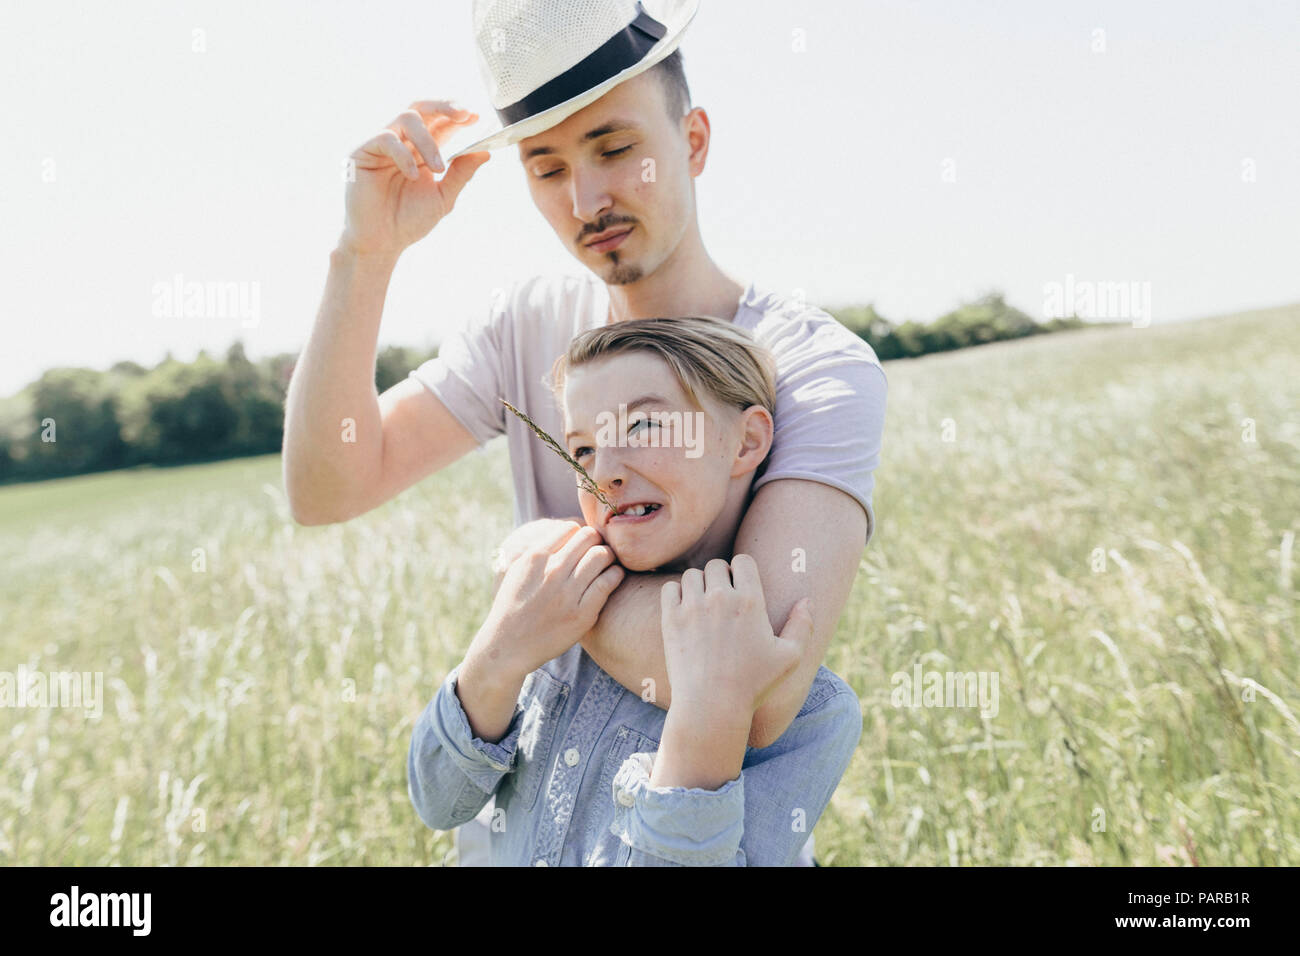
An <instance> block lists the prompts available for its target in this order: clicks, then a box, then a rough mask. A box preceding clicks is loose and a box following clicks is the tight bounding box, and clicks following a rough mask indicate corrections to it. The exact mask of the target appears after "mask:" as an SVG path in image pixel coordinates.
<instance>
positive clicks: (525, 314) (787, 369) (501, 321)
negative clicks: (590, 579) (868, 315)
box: [411, 274, 887, 544]
mask: <svg viewBox="0 0 1300 956" xmlns="http://www.w3.org/2000/svg"><path fill="white" fill-rule="evenodd" d="M608 318H609V290H608V289H607V288H606V286H605V284H604V282H602V281H601V280H600V279H599V278H597V277H596V276H595V275H594V274H588V275H586V276H584V277H576V276H537V277H534V278H531V279H526V280H523V281H520V282H517V283H515V284H514V285H513V286H511V287H510V288H509V289H508V290H506V291H505V292H504V293H503V294H501V295H499V296H498V297H497V298H496V300H495V301H494V302H493V305H492V308H491V309H490V310H489V312H488V315H487V316H486V317H485V318H480V319H476V320H474V321H472V322H470V323H469V324H468V325H467V326H466V327H464V328H462V329H461V330H459V331H458V332H457V333H455V334H454V335H452V336H450V337H449V338H448V339H446V340H445V341H444V342H443V343H442V345H441V347H440V348H439V351H438V355H437V357H436V358H432V359H430V360H429V361H427V362H425V363H424V364H423V365H421V366H420V367H419V368H417V369H414V370H413V371H412V372H411V377H413V378H415V379H416V380H418V381H420V382H422V383H423V384H424V385H425V386H426V387H428V389H429V390H430V391H431V392H433V394H434V395H435V396H437V397H438V399H440V400H441V401H442V403H443V404H444V405H445V406H446V407H447V409H448V410H449V411H450V412H451V413H452V414H453V415H454V416H455V417H456V418H457V419H458V420H459V421H460V423H461V424H462V425H464V426H465V428H466V429H468V430H469V432H470V434H472V435H473V436H474V437H475V438H476V439H478V441H479V444H480V445H482V444H484V443H486V442H487V441H489V440H490V439H492V438H494V437H496V436H498V435H501V434H505V435H506V440H507V442H508V444H509V448H510V468H511V474H512V476H513V479H514V490H515V524H516V525H519V524H523V523H524V522H527V521H532V520H534V519H536V518H570V517H572V518H580V509H579V506H578V491H577V487H576V485H575V483H574V482H575V479H574V473H573V470H572V469H571V468H570V467H569V466H568V465H567V464H565V463H564V461H562V460H561V459H560V457H559V456H558V455H556V454H555V453H554V452H553V451H551V450H550V449H548V448H546V447H545V446H544V445H543V444H542V442H541V441H539V440H538V438H537V436H536V435H534V434H533V433H532V431H531V430H530V429H529V428H528V426H526V425H525V424H524V423H523V422H521V421H520V420H519V419H518V418H516V417H515V416H514V415H513V414H511V413H510V411H509V410H508V409H507V408H506V407H505V406H504V405H502V404H501V402H500V401H499V399H500V398H504V399H505V400H506V401H508V402H510V404H512V405H514V406H515V407H516V408H518V409H520V410H521V411H523V412H525V413H526V414H527V415H528V416H529V417H530V418H532V419H533V421H535V422H537V424H538V425H540V426H541V427H542V428H544V429H545V430H546V431H547V432H548V433H550V434H551V435H554V436H556V437H558V436H560V435H561V434H563V431H564V427H563V422H562V419H561V416H560V410H559V408H558V406H557V405H556V402H555V399H554V397H553V395H552V393H551V389H550V385H549V380H550V373H551V368H552V365H553V364H554V362H555V360H556V358H558V357H559V356H560V355H561V354H563V353H564V352H565V350H566V349H567V348H568V346H569V342H570V341H572V339H573V338H574V337H575V336H577V335H578V334H579V333H581V332H585V331H586V330H587V329H591V328H595V327H596V326H600V325H604V324H605V323H606V322H607V321H608ZM733 322H734V324H736V325H738V326H740V327H741V328H743V329H745V330H747V331H748V332H750V333H751V334H752V335H753V336H754V338H755V339H757V340H758V341H759V342H760V343H762V344H763V345H765V346H767V348H769V349H771V351H772V353H773V355H774V356H775V357H776V367H777V383H776V385H777V390H776V408H775V409H774V414H773V419H774V423H775V433H774V435H773V441H772V452H771V455H770V456H769V458H768V460H767V462H766V463H765V464H764V466H763V467H762V469H761V470H760V471H759V473H758V475H757V477H756V478H755V480H754V485H753V488H754V490H755V491H757V490H758V489H759V488H760V487H762V486H763V485H765V484H767V483H768V482H769V481H777V480H779V479H781V478H803V479H807V480H810V481H818V482H821V483H823V484H827V485H830V486H831V487H833V488H838V489H840V490H841V491H844V492H846V493H847V494H849V495H851V496H852V497H853V498H854V499H855V500H856V501H857V502H858V503H859V504H861V505H862V507H863V509H864V510H865V511H866V514H867V538H866V541H867V542H870V540H871V537H872V535H873V534H874V533H875V527H876V521H875V514H874V512H873V511H872V507H871V492H872V489H873V487H874V486H875V476H874V472H875V469H876V466H877V465H879V464H880V446H881V437H882V433H883V431H884V424H885V392H886V388H887V385H886V380H885V373H884V369H882V368H881V366H880V361H879V360H878V359H877V358H876V353H875V352H874V351H873V350H872V348H871V346H870V345H868V344H867V343H866V342H864V341H863V340H862V339H860V338H859V337H858V336H857V335H854V334H853V333H852V332H850V331H849V330H848V329H846V328H845V327H844V326H843V325H841V324H840V323H839V322H838V321H836V320H835V319H834V318H833V317H831V316H830V315H828V314H826V313H825V312H823V311H822V310H821V309H818V308H815V307H813V306H810V305H806V304H803V303H801V302H799V301H797V300H794V299H789V298H784V297H781V296H778V295H776V294H775V293H772V292H768V291H761V290H759V289H756V288H755V286H754V284H753V283H751V284H750V285H749V287H748V288H747V289H746V290H745V292H744V294H743V295H742V296H741V297H740V303H739V309H738V310H737V312H736V316H735V318H734V319H733ZM864 544H865V543H864Z"/></svg>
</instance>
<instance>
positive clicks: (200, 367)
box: [0, 293, 1096, 484]
mask: <svg viewBox="0 0 1300 956" xmlns="http://www.w3.org/2000/svg"><path fill="white" fill-rule="evenodd" d="M828 311H830V312H831V314H833V315H834V316H835V318H836V319H838V320H839V321H840V322H842V323H843V324H844V325H845V326H847V327H848V328H849V329H850V330H852V331H853V332H855V333H856V334H857V335H859V336H861V337H862V338H863V339H865V340H866V341H867V342H868V343H870V345H871V347H872V348H873V349H875V351H876V354H877V355H878V356H879V357H880V359H881V360H882V361H886V360H889V359H898V358H912V357H915V356H918V355H925V354H928V353H932V352H946V351H949V350H951V349H959V348H966V347H967V346H972V345H982V344H984V343H986V342H996V341H1000V340H1004V339H1016V338H1022V337H1024V336H1027V335H1037V334H1040V333H1043V332H1054V331H1057V330H1059V329H1067V328H1078V327H1080V326H1084V325H1094V324H1096V323H1087V322H1084V321H1083V320H1082V319H1078V318H1068V319H1053V320H1051V321H1049V322H1045V323H1039V322H1035V321H1034V320H1033V319H1031V318H1030V317H1029V316H1028V315H1026V314H1025V313H1023V312H1021V311H1020V310H1018V309H1016V308H1013V307H1012V306H1009V305H1007V304H1006V302H1005V301H1003V297H1002V296H1001V294H999V293H991V294H989V295H986V296H984V297H983V298H980V299H978V300H976V301H974V302H971V303H968V304H966V305H963V306H961V307H960V308H958V309H956V310H954V311H952V312H949V313H948V314H947V315H943V316H940V317H939V318H938V319H936V320H935V321H933V322H928V323H921V322H913V321H908V322H904V323H902V324H901V325H895V324H894V323H893V322H891V321H889V320H888V319H886V318H884V317H883V316H881V315H880V314H878V313H877V312H876V310H875V308H874V306H871V305H866V306H852V307H847V308H842V309H830V310H828ZM435 354H437V353H436V350H434V351H433V352H428V351H421V350H419V349H411V348H402V347H399V346H388V347H387V348H384V349H382V350H381V351H380V352H379V354H378V357H377V361H376V363H375V386H376V388H377V389H378V390H379V391H380V392H383V391H385V390H387V389H388V388H390V387H391V386H393V385H395V384H396V383H397V382H399V381H400V380H402V379H403V378H405V377H406V375H407V373H408V372H410V370H411V369H413V368H415V367H416V366H417V365H419V364H420V363H421V362H423V361H425V360H426V359H428V358H431V357H432V356H433V355H435ZM295 361H296V357H295V356H294V355H292V354H282V355H274V356H271V357H269V358H264V359H260V360H259V361H256V362H254V361H251V360H250V359H249V358H248V357H247V356H246V355H245V354H244V347H243V344H242V343H239V342H236V343H235V344H234V345H232V346H231V347H230V349H229V350H228V351H227V352H226V355H225V358H224V359H215V358H212V357H211V356H209V355H207V353H206V352H200V353H199V355H198V357H197V358H196V359H195V360H194V361H192V362H180V361H177V360H176V359H173V358H171V357H170V356H169V357H168V358H166V359H164V360H163V361H162V362H161V363H159V364H158V365H157V366H155V367H154V368H151V369H150V368H145V367H144V366H142V365H137V364H136V363H135V362H119V363H117V364H116V365H114V366H113V367H112V368H110V369H108V371H97V370H94V369H85V368H56V369H50V370H49V371H47V372H46V373H45V374H44V375H42V376H41V377H40V378H39V379H38V380H37V381H35V382H33V383H32V384H31V385H28V386H27V387H26V388H25V389H23V390H22V391H21V392H19V393H18V394H17V395H14V396H12V397H10V398H6V399H0V484H2V483H5V482H13V481H32V480H36V479H40V478H55V477H60V476H64V475H76V474H82V473H85V472H91V471H103V470H106V469H110V468H125V467H130V466H132V465H144V464H150V465H168V464H180V463H184V462H198V461H211V460H214V459H219V458H233V457H237V456H240V455H258V454H265V453H267V452H275V451H279V450H280V446H281V441H282V438H283V428H284V399H285V394H286V392H287V391H288V387H289V378H290V375H291V374H292V373H293V366H294V363H295Z"/></svg>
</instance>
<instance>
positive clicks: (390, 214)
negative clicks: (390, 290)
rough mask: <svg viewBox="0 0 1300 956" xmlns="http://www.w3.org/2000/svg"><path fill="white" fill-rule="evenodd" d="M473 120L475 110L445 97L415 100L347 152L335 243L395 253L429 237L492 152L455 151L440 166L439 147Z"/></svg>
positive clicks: (365, 251)
mask: <svg viewBox="0 0 1300 956" xmlns="http://www.w3.org/2000/svg"><path fill="white" fill-rule="evenodd" d="M477 121H478V116H477V114H475V113H471V112H469V111H468V110H462V109H457V108H456V107H454V106H452V105H451V103H449V102H447V101H445V100H417V101H416V102H414V103H412V104H411V106H410V108H409V109H407V110H404V111H403V112H401V113H399V114H398V115H397V116H396V117H395V118H394V119H393V121H392V122H391V123H389V124H388V125H387V126H386V127H384V129H383V131H382V132H380V133H377V134H376V135H374V136H372V137H371V138H370V139H369V140H367V141H366V142H365V143H364V144H362V145H361V146H360V147H359V148H358V149H356V150H355V151H353V153H352V155H351V156H350V157H349V159H350V160H351V162H352V164H353V165H352V170H353V172H354V174H355V175H354V176H352V177H350V180H349V182H348V185H347V191H346V196H345V201H344V206H345V210H346V216H345V220H344V227H343V235H342V236H341V237H340V240H339V247H340V248H341V249H346V250H348V251H351V252H354V253H359V254H364V255H382V256H389V257H394V258H395V257H396V256H398V255H399V254H400V253H401V252H402V250H404V249H405V248H406V247H407V246H409V245H411V244H412V243H414V242H417V241H419V240H420V239H423V238H424V237H425V236H427V235H428V234H429V231H430V230H431V229H433V227H434V226H436V225H437V224H438V222H439V221H440V220H441V219H442V218H443V217H444V216H446V215H447V214H448V213H450V212H451V210H452V208H453V207H454V206H455V204H456V197H457V196H459V195H460V191H461V189H463V188H464V187H465V184H466V183H467V182H469V180H470V177H472V176H473V175H474V173H475V171H476V170H477V169H478V168H479V167H480V166H482V165H483V164H484V163H485V162H487V161H488V159H489V158H490V156H491V153H489V152H488V151H486V150H481V151H479V152H474V153H465V154H463V155H460V156H457V157H456V158H455V159H454V160H453V161H452V163H451V165H450V166H449V167H448V166H445V164H444V163H443V160H442V155H441V152H440V150H441V147H442V146H443V145H445V144H446V142H447V140H448V139H450V138H451V136H452V134H453V133H454V132H455V131H456V130H457V129H458V128H460V127H462V126H468V125H470V124H472V123H475V122H477ZM435 173H439V174H441V175H442V178H441V179H439V178H437V176H435Z"/></svg>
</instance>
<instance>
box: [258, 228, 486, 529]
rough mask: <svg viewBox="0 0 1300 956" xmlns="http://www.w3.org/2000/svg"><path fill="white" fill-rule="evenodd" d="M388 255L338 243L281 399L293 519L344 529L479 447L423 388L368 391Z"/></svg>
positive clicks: (408, 383) (391, 259) (392, 259)
mask: <svg viewBox="0 0 1300 956" xmlns="http://www.w3.org/2000/svg"><path fill="white" fill-rule="evenodd" d="M396 262H397V258H396V256H395V255H393V256H390V255H373V256H372V255H365V254H359V253H356V252H354V251H353V250H351V249H350V248H348V247H346V246H343V245H340V247H339V248H337V249H335V250H334V251H333V252H332V253H330V268H329V275H328V277H327V279H326V281H325V294H324V297H323V300H322V302H321V307H320V312H319V314H318V315H317V318H316V324H315V326H314V327H313V329H312V331H311V337H310V338H309V339H308V341H307V347H306V348H305V349H303V352H302V355H301V356H300V357H299V359H298V362H297V364H296V366H295V367H294V372H293V379H292V380H291V381H290V382H289V393H288V396H287V398H286V401H285V421H284V462H283V467H284V485H285V490H286V493H287V496H288V499H289V507H290V510H291V511H292V513H293V517H294V520H296V521H297V522H298V523H300V524H305V525H315V524H325V523H328V522H335V521H347V520H349V519H350V518H353V517H355V516H356V515H359V514H364V513H365V512H367V511H369V510H370V509H372V508H375V507H377V506H378V505H381V504H383V503H384V502H385V501H387V500H388V499H389V498H392V497H393V496H395V495H397V494H398V493H399V492H401V491H403V490H404V489H406V488H408V487H410V486H411V485H413V484H414V483H415V482H417V481H419V480H420V479H421V478H424V477H425V476H427V475H429V474H431V473H433V472H434V471H437V470H438V469H439V468H442V467H444V466H446V465H449V464H451V463H452V462H453V461H455V460H456V459H458V458H460V457H461V456H462V455H464V454H465V453H466V452H468V451H471V450H472V449H474V448H475V447H477V445H478V441H477V440H476V439H475V438H474V436H473V435H471V434H470V433H469V432H468V431H467V430H466V429H465V427H464V426H463V425H462V424H461V423H460V422H459V421H457V419H456V418H455V417H454V416H453V415H452V414H451V412H449V411H448V410H447V408H446V406H444V405H443V404H442V402H440V401H439V400H438V399H437V398H435V397H434V396H433V395H432V394H430V392H429V390H428V389H427V388H425V387H424V386H423V385H421V384H420V383H419V382H417V381H415V380H414V379H409V378H408V379H404V380H402V381H401V382H398V383H397V384H396V385H394V386H393V387H392V388H390V389H388V390H387V391H386V392H384V394H383V395H382V396H381V395H379V394H378V393H377V391H376V389H375V350H376V347H377V342H378V338H379V322H380V316H381V314H382V312H383V308H384V297H385V294H386V292H387V289H388V282H389V279H390V278H391V276H392V272H393V268H394V266H395V265H396Z"/></svg>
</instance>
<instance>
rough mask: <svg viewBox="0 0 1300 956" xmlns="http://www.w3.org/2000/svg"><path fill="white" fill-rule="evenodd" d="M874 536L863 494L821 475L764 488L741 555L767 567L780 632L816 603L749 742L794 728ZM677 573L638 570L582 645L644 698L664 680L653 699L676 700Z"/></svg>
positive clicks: (767, 592)
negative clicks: (668, 634)
mask: <svg viewBox="0 0 1300 956" xmlns="http://www.w3.org/2000/svg"><path fill="white" fill-rule="evenodd" d="M866 536H867V515H866V512H865V511H864V510H863V509H862V505H860V504H859V503H858V502H857V501H856V500H855V499H854V498H853V497H851V496H850V495H848V494H846V493H845V492H843V491H840V490H839V489H837V488H833V487H831V486H830V485H825V484H822V483H821V482H817V481H804V480H801V479H795V478H783V479H780V480H777V481H771V482H768V483H767V484H765V485H763V487H761V488H759V489H758V492H757V493H756V494H755V495H754V500H753V501H752V502H751V503H750V506H749V510H748V511H747V512H746V513H745V517H744V519H743V520H742V521H741V523H740V530H739V531H738V532H737V534H736V543H735V548H734V552H735V554H748V555H750V556H751V557H753V559H754V561H755V562H756V563H757V565H758V571H759V577H760V579H761V580H762V582H763V594H764V596H765V598H766V600H767V614H768V618H769V620H770V621H771V623H772V632H773V633H774V634H777V633H780V631H781V628H782V627H783V626H784V625H785V622H786V618H787V617H789V615H790V609H791V608H793V607H794V605H795V602H797V601H798V600H799V599H800V598H802V597H807V598H810V599H811V600H812V615H813V635H812V639H811V640H810V641H809V643H808V649H809V650H808V653H807V654H806V655H805V656H804V657H803V659H801V660H800V662H799V664H798V665H797V666H796V668H795V669H794V670H793V671H792V672H791V673H790V674H789V675H788V676H787V677H786V678H785V680H784V681H783V682H782V683H781V684H780V685H779V686H778V687H777V688H776V690H774V691H773V692H772V694H771V695H770V696H769V697H768V698H767V700H766V701H765V702H764V703H763V705H762V706H761V707H760V708H759V709H758V711H757V712H756V713H755V715H754V722H753V724H752V726H751V730H750V736H749V745H750V746H751V747H767V746H770V745H771V744H772V743H775V742H776V740H777V739H778V738H780V736H781V735H782V734H783V733H785V729H786V728H787V727H789V726H790V723H791V722H792V721H793V720H794V718H795V716H796V715H797V714H798V713H799V710H800V708H801V707H803V703H804V701H805V700H806V699H807V697H808V690H809V688H811V687H812V681H813V677H815V676H816V674H817V668H819V667H820V666H821V663H822V659H823V658H824V657H825V656H826V648H827V647H829V646H830V641H831V636H832V635H833V634H834V633H835V625H836V623H837V622H838V621H839V617H840V613H841V612H842V611H843V610H844V605H845V604H846V603H847V601H848V597H849V592H850V591H851V590H852V587H853V579H854V577H855V576H856V575H857V572H858V566H859V563H860V561H861V558H862V550H863V547H864V542H865V541H866ZM674 579H680V575H673V574H629V575H628V577H627V579H626V580H624V582H623V584H622V585H620V586H619V589H618V590H617V591H615V592H614V594H613V595H612V596H611V597H610V599H609V601H608V602H607V603H606V604H605V608H604V610H603V611H602V612H601V615H600V619H599V620H598V621H597V622H596V626H595V628H593V629H592V630H591V631H590V632H589V633H588V634H587V636H586V637H585V638H583V641H582V646H583V648H584V649H585V650H586V651H587V653H588V654H590V655H591V657H592V659H593V660H594V661H595V662H596V663H597V664H599V665H600V667H601V669H603V670H604V671H605V672H606V673H607V674H609V675H610V676H611V677H613V678H614V679H615V680H617V681H618V682H619V683H620V684H622V685H623V686H624V687H626V688H627V689H628V690H630V691H632V692H633V693H635V694H641V695H645V691H646V690H647V689H648V688H647V685H645V684H643V681H645V680H647V679H649V680H652V681H654V683H653V684H652V685H649V687H650V688H652V689H653V700H652V701H651V702H652V703H654V704H655V705H656V706H657V707H660V708H661V709H663V710H667V709H668V707H669V705H670V703H671V702H672V694H671V688H670V687H669V683H668V669H667V666H666V665H665V662H664V649H663V633H662V630H661V626H660V617H659V614H660V610H659V603H660V591H661V589H662V588H663V584H664V582H665V581H669V580H674Z"/></svg>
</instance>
